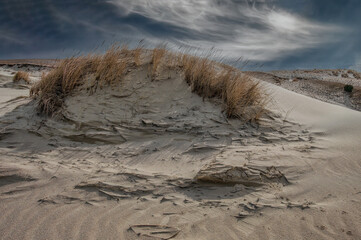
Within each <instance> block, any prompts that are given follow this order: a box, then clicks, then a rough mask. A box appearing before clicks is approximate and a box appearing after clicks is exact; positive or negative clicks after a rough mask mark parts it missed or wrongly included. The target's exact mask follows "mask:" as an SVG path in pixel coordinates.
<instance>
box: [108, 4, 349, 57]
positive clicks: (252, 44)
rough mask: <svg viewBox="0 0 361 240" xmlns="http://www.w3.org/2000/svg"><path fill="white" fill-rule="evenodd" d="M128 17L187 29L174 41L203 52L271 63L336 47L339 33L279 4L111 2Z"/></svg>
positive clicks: (335, 28) (337, 28) (327, 25)
mask: <svg viewBox="0 0 361 240" xmlns="http://www.w3.org/2000/svg"><path fill="white" fill-rule="evenodd" d="M108 2H109V3H111V4H114V5H115V6H118V7H119V14H122V15H123V16H127V15H131V14H139V15H141V16H144V17H146V18H148V19H152V20H155V21H157V22H161V23H166V24H170V25H172V26H176V27H179V28H183V29H185V32H188V33H190V34H188V36H191V37H185V38H181V39H173V40H174V41H175V42H180V43H182V42H183V43H187V44H188V45H193V46H196V47H201V48H210V47H213V46H215V47H217V48H219V49H221V50H222V51H223V52H224V53H225V54H227V55H228V56H232V57H239V56H243V57H246V58H247V59H250V60H260V61H267V60H271V59H275V58H278V57H281V56H284V55H287V54H292V53H294V52H295V51H299V50H302V49H307V48H312V47H316V46H318V45H320V44H325V43H329V42H330V41H335V40H336V38H335V37H330V36H332V35H333V36H335V34H336V33H339V32H340V31H342V30H341V28H340V27H338V26H335V25H329V24H324V23H319V22H315V21H311V20H307V19H305V18H303V17H301V16H298V15H295V14H291V13H289V12H287V11H286V10H284V9H280V8H277V7H276V6H275V4H274V1H267V0H264V1H249V0H248V1H247V0H244V1H235V0H223V1H218V0H157V1H148V0H110V1H108Z"/></svg>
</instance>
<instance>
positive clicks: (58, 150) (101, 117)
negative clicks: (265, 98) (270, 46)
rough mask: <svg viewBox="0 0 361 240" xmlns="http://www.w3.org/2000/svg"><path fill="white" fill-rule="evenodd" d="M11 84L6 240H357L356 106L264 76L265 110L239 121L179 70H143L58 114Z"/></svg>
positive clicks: (1, 132)
mask: <svg viewBox="0 0 361 240" xmlns="http://www.w3.org/2000/svg"><path fill="white" fill-rule="evenodd" d="M0 74H1V83H0V84H1V85H6V84H7V83H9V82H11V76H12V74H11V73H10V74H8V73H6V71H5V70H2V71H1V73H0ZM39 76H40V75H36V74H35V75H34V76H32V77H33V80H34V81H37V79H38V78H39ZM6 86H8V87H7V88H5V87H4V86H3V87H1V88H0V91H1V99H0V102H1V103H0V113H1V117H0V153H1V157H0V158H1V161H0V209H1V212H2V214H1V215H0V233H1V234H2V237H1V238H2V239H359V238H360V236H361V231H360V229H361V228H360V223H361V217H360V216H361V214H360V213H361V212H360V209H361V182H360V179H361V178H360V177H361V176H360V175H361V161H360V156H361V113H360V112H357V111H353V110H350V109H347V108H344V107H341V106H336V105H332V104H329V103H325V102H321V101H319V100H316V99H313V98H310V97H306V96H303V95H300V94H297V93H294V92H291V91H288V90H285V89H282V88H280V87H277V86H275V85H271V84H268V83H263V88H264V89H266V90H267V91H269V92H271V93H272V101H271V103H270V104H269V106H268V109H269V112H268V113H267V114H265V115H264V116H263V117H262V118H261V119H260V124H254V123H252V124H251V123H244V122H242V121H241V120H237V119H227V118H226V117H225V115H224V113H222V104H221V103H220V102H218V101H216V100H209V99H207V98H205V99H203V98H202V97H199V96H198V95H196V94H194V93H192V92H191V91H190V89H189V86H188V85H187V84H186V82H185V81H184V80H183V79H182V76H181V75H179V73H178V72H177V71H164V72H162V73H161V74H160V76H158V77H157V79H156V80H154V79H152V78H151V77H149V76H148V74H147V68H141V67H140V68H137V69H135V70H132V71H130V72H129V73H128V74H127V76H126V78H125V81H124V83H123V85H122V86H121V87H122V91H119V89H117V88H110V87H104V88H103V89H101V90H99V91H97V92H96V93H94V94H91V95H89V94H88V93H87V91H86V89H79V92H78V93H77V94H74V95H72V96H70V97H69V98H67V99H66V101H65V105H64V109H63V111H62V115H63V117H64V118H62V119H59V118H49V117H45V116H43V115H38V114H37V111H36V103H35V102H34V101H32V100H31V99H29V98H23V97H21V96H23V95H27V94H28V90H27V89H22V90H18V89H15V87H9V86H10V85H6ZM3 93H4V94H3Z"/></svg>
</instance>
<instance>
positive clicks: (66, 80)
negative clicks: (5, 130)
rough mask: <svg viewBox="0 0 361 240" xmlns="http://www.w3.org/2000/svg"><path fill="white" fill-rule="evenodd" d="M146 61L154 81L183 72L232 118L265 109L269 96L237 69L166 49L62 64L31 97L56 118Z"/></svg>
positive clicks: (121, 50)
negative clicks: (83, 91)
mask: <svg viewBox="0 0 361 240" xmlns="http://www.w3.org/2000/svg"><path fill="white" fill-rule="evenodd" d="M148 57H149V58H148ZM144 59H148V60H147V61H148V62H147V63H149V72H150V74H151V77H152V79H155V78H156V77H157V76H158V74H159V73H160V71H161V69H160V68H161V67H168V68H172V69H176V70H177V71H180V72H182V73H183V74H184V78H185V81H186V82H187V83H188V84H189V85H190V86H191V89H192V91H193V92H195V93H197V94H198V95H200V96H202V97H203V98H217V99H220V100H222V101H223V103H224V106H225V108H224V110H225V113H226V115H227V117H229V118H242V119H245V120H247V121H248V120H256V119H258V118H259V117H260V116H261V114H262V113H263V111H264V109H265V108H264V107H265V105H266V101H267V97H266V95H265V94H264V93H263V91H262V89H261V88H260V86H259V83H257V82H254V81H253V80H252V79H251V78H250V77H248V76H246V75H244V74H243V73H241V72H240V71H239V70H238V69H235V68H233V67H230V66H225V65H223V64H219V63H216V62H214V61H212V60H210V59H208V58H200V57H195V56H191V55H188V54H185V53H180V54H175V53H171V52H169V51H167V50H166V48H165V46H161V47H157V48H155V49H153V50H152V51H148V50H145V49H144V47H143V46H138V47H137V48H136V49H133V50H129V49H128V48H127V47H126V46H123V47H119V46H112V47H111V48H110V49H109V50H108V51H107V52H106V53H105V54H104V55H95V54H94V55H88V56H81V57H73V58H68V59H65V60H62V61H60V62H59V63H58V65H57V67H56V68H55V69H53V70H52V71H51V72H49V73H48V74H46V75H44V76H43V77H42V79H41V81H40V82H38V83H37V84H36V85H35V86H33V87H32V89H31V95H32V96H34V97H35V98H36V99H37V100H38V107H39V110H40V112H42V113H45V114H48V115H52V114H54V113H56V112H57V111H58V110H60V109H61V107H62V105H63V103H64V100H65V98H66V97H67V96H69V95H70V94H71V93H72V92H73V91H74V89H76V88H77V87H79V86H82V85H85V84H87V89H89V90H90V92H91V93H92V92H94V91H96V90H97V88H101V87H103V86H107V85H108V86H114V85H117V84H119V83H120V82H121V80H122V78H123V77H124V75H125V74H126V73H127V70H128V68H130V67H132V66H133V67H134V66H136V67H138V66H140V65H142V64H143V61H144ZM88 85H89V86H88Z"/></svg>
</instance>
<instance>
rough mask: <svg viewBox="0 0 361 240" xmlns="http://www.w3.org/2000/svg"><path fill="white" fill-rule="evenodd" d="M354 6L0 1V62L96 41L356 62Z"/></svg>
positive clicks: (325, 2) (317, 1)
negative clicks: (161, 44)
mask: <svg viewBox="0 0 361 240" xmlns="http://www.w3.org/2000/svg"><path fill="white" fill-rule="evenodd" d="M360 12H361V1H359V0H344V1H338V0H293V1H289V0H277V1H270V0H258V1H255V0H253V1H252V0H222V1H220V0H198V1H192V0H157V1H148V0H107V1H105V0H1V7H0V58H3V59H5V58H31V57H51V58H54V57H58V58H60V57H65V56H69V55H72V54H75V53H77V52H78V51H83V52H87V51H90V50H92V49H94V48H96V47H97V46H99V45H101V44H102V43H103V42H104V41H105V42H106V45H107V44H108V45H109V44H111V43H112V42H114V41H126V42H128V43H130V45H132V44H136V43H137V42H138V41H139V40H141V39H143V38H146V39H147V40H148V42H149V43H157V42H160V41H169V42H170V45H171V46H177V45H187V46H194V47H197V49H209V48H211V47H215V48H218V49H220V50H222V51H223V54H224V55H226V56H227V57H229V58H238V57H240V56H243V57H244V58H246V59H249V60H251V61H253V62H255V63H264V69H272V68H300V67H307V68H321V67H349V66H351V65H354V64H355V63H356V64H357V62H360V63H361V57H360V54H361V47H360V44H359V43H360V42H361V31H360V30H359V29H360V28H359V26H358V25H359V23H361V16H360V15H361V14H360Z"/></svg>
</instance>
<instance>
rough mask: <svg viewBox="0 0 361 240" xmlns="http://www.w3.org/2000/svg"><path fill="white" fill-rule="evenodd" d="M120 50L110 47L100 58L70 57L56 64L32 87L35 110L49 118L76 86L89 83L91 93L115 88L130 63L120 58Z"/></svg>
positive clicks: (122, 50) (122, 52) (121, 53)
mask: <svg viewBox="0 0 361 240" xmlns="http://www.w3.org/2000/svg"><path fill="white" fill-rule="evenodd" d="M124 54H126V53H125V52H124V48H120V47H119V46H113V47H111V48H110V49H109V50H108V51H107V52H106V53H105V54H104V55H95V54H94V55H88V56H81V57H72V58H68V59H64V60H62V61H60V62H59V63H58V64H57V66H56V67H55V68H54V69H53V70H52V71H50V72H49V73H48V74H46V75H43V76H42V78H41V80H40V81H39V82H38V83H37V84H35V85H34V86H33V87H32V88H31V90H30V95H31V96H33V97H35V98H37V99H38V108H39V111H40V112H42V113H45V114H48V115H53V114H54V113H56V112H57V110H59V109H60V108H61V107H62V105H63V103H64V99H65V98H66V97H67V96H69V95H70V94H71V93H72V92H73V91H74V89H76V88H77V87H78V86H81V85H84V84H85V83H89V79H92V78H91V76H94V77H93V79H94V80H93V81H91V82H90V83H89V84H90V86H89V89H90V90H91V91H92V92H94V91H96V89H97V88H98V87H102V86H104V85H115V84H116V83H118V82H120V81H121V79H122V77H123V76H124V74H125V73H126V70H127V66H128V64H129V65H130V61H126V58H124Z"/></svg>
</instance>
